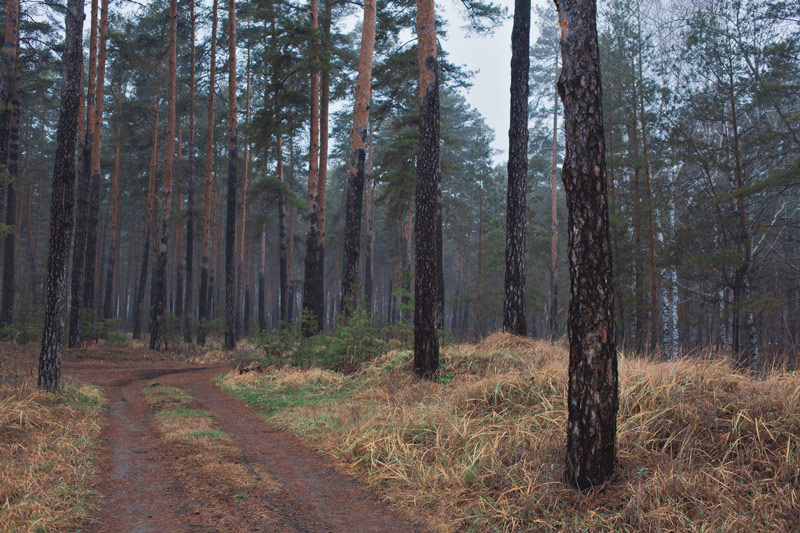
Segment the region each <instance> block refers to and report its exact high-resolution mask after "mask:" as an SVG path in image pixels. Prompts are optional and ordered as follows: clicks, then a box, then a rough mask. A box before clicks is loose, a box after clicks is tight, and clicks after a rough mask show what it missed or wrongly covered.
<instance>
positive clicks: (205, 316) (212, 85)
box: [197, 0, 218, 346]
mask: <svg viewBox="0 0 800 533" xmlns="http://www.w3.org/2000/svg"><path fill="white" fill-rule="evenodd" d="M217 7H218V0H214V6H213V8H212V18H211V64H210V67H209V88H208V115H207V118H208V127H207V133H206V160H205V184H204V186H203V234H202V236H201V238H202V243H203V244H202V251H201V256H200V301H199V302H198V304H199V309H198V314H199V315H200V317H199V318H200V325H199V327H198V328H197V344H199V345H200V346H204V345H205V343H206V326H205V324H206V322H208V320H209V319H210V318H211V316H210V314H211V309H210V306H209V301H210V300H211V291H210V290H209V254H210V252H211V182H212V180H213V174H214V173H213V163H214V92H215V90H216V73H217Z"/></svg>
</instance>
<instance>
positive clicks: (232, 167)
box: [225, 0, 238, 350]
mask: <svg viewBox="0 0 800 533" xmlns="http://www.w3.org/2000/svg"><path fill="white" fill-rule="evenodd" d="M237 142H238V138H237V128H236V1H235V0H228V197H227V202H226V203H227V207H226V212H225V349H227V350H235V349H236V315H237V312H236V307H237V306H236V180H237V167H238V164H237V163H238V153H237Z"/></svg>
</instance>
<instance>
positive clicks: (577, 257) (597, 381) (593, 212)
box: [556, 0, 618, 490]
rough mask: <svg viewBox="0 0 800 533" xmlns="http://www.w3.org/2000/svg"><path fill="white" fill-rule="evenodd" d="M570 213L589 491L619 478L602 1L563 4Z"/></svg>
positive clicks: (573, 341)
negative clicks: (601, 56) (599, 13)
mask: <svg viewBox="0 0 800 533" xmlns="http://www.w3.org/2000/svg"><path fill="white" fill-rule="evenodd" d="M556 6H557V8H558V17H559V25H560V26H561V59H562V63H563V66H562V69H561V75H560V76H559V80H558V92H559V95H560V96H561V101H562V102H563V104H564V128H565V133H566V152H565V155H564V165H563V169H562V179H563V182H564V189H565V191H566V193H567V209H568V211H569V227H568V228H567V231H568V235H569V262H570V264H569V271H570V304H569V317H568V325H567V334H568V338H569V346H570V351H569V387H568V392H567V408H568V420H567V454H566V468H565V470H564V480H565V482H566V483H569V484H571V485H573V486H575V487H576V488H578V489H581V490H586V489H589V488H591V487H592V486H595V485H599V484H601V483H603V482H604V481H606V480H607V479H608V478H609V477H610V476H611V474H612V472H613V471H614V463H615V454H616V452H615V450H616V437H617V408H618V399H617V350H616V344H615V339H614V308H613V298H612V294H613V293H612V290H613V287H612V283H611V281H612V278H611V276H612V269H611V243H610V236H609V224H608V200H607V194H606V166H605V165H606V164H605V148H604V136H603V105H602V85H601V80H600V64H599V47H598V44H597V27H596V13H597V11H596V9H597V8H596V3H595V0H559V1H558V3H557V4H556Z"/></svg>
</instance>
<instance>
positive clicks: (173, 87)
mask: <svg viewBox="0 0 800 533" xmlns="http://www.w3.org/2000/svg"><path fill="white" fill-rule="evenodd" d="M177 33H178V0H171V1H170V5H169V52H168V58H167V61H168V64H169V74H168V82H167V128H166V130H165V132H164V184H163V187H162V191H161V206H160V207H161V232H160V236H159V237H160V238H159V241H160V242H159V245H158V259H157V260H156V270H155V272H154V276H153V285H154V288H155V290H154V291H153V300H152V301H151V306H150V349H151V350H156V351H160V350H161V349H162V348H163V349H165V350H166V349H167V336H166V304H167V250H168V244H169V243H168V241H169V219H170V210H171V208H172V171H173V168H172V163H173V161H174V159H175V106H176V101H177V81H176V72H177V68H178V65H177Z"/></svg>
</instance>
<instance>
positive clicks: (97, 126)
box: [82, 0, 108, 310]
mask: <svg viewBox="0 0 800 533" xmlns="http://www.w3.org/2000/svg"><path fill="white" fill-rule="evenodd" d="M107 35H108V0H102V1H101V3H100V36H99V40H98V52H97V82H96V86H95V87H96V100H95V105H94V115H93V117H92V124H91V127H92V130H93V132H94V133H93V134H92V161H91V178H90V180H89V218H88V220H89V227H88V228H87V230H86V260H85V270H84V279H83V301H82V304H83V308H84V309H92V310H94V309H95V284H96V282H97V280H96V279H95V278H96V272H97V269H96V266H97V258H98V254H97V246H98V243H99V242H100V241H99V240H98V238H97V230H98V228H99V227H100V148H101V145H102V129H103V98H104V92H105V79H106V42H107Z"/></svg>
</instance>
